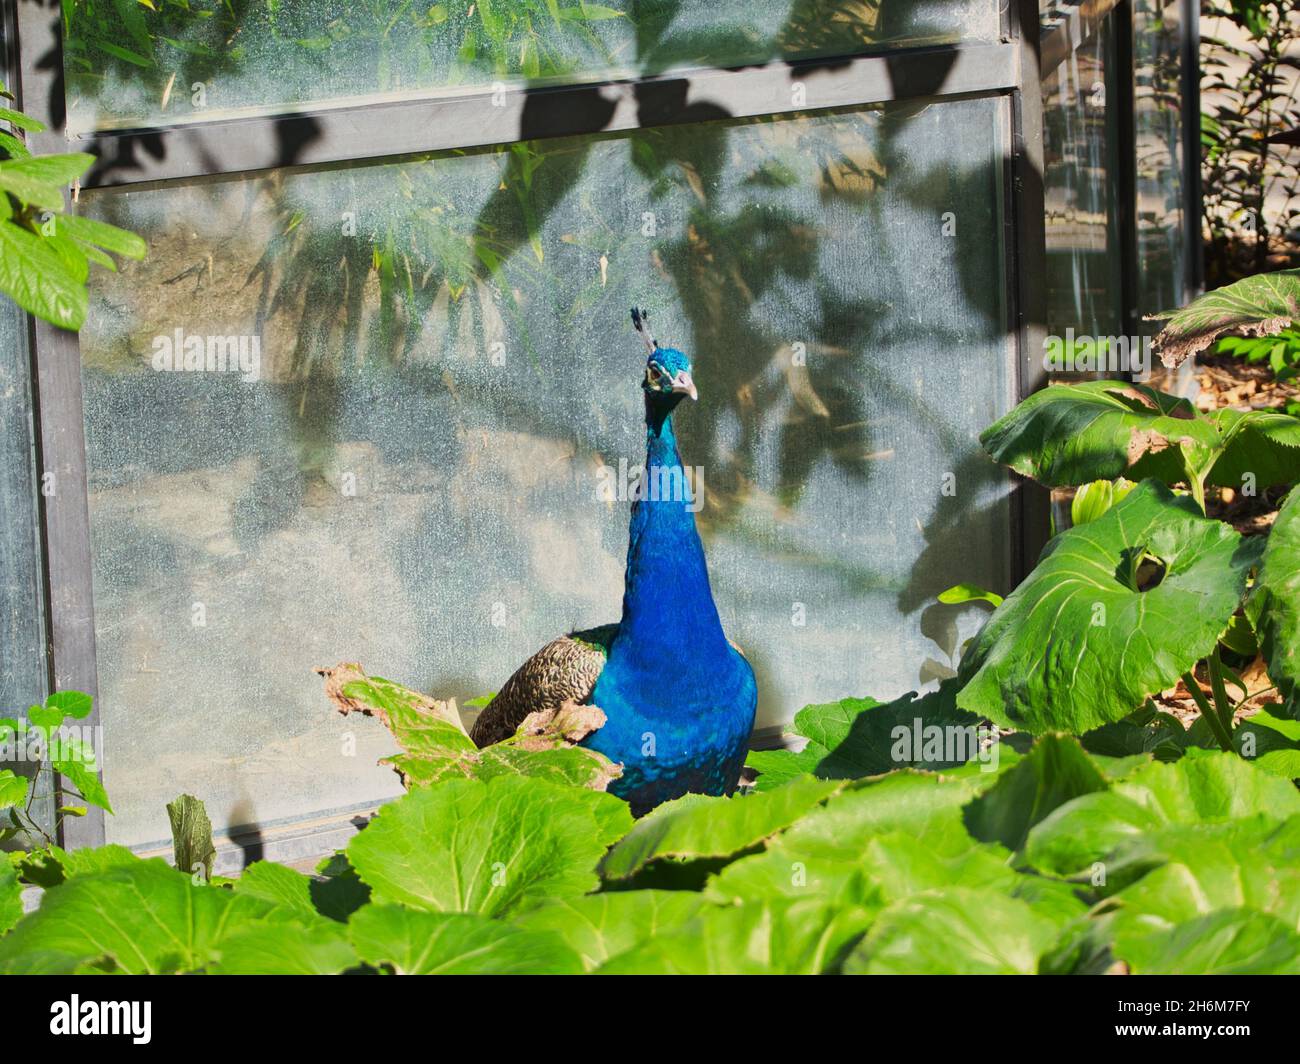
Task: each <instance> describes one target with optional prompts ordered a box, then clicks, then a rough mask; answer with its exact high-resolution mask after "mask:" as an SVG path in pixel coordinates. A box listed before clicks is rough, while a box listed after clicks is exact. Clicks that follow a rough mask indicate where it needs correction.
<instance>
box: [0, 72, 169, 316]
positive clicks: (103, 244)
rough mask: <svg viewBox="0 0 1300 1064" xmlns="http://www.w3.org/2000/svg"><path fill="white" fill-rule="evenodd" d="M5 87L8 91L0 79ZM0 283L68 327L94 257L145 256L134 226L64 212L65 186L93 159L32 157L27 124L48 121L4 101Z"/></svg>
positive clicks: (101, 260) (82, 308)
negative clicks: (127, 227) (6, 130)
mask: <svg viewBox="0 0 1300 1064" xmlns="http://www.w3.org/2000/svg"><path fill="white" fill-rule="evenodd" d="M0 95H4V96H8V95H9V94H8V93H7V92H4V90H3V87H0ZM0 122H8V123H9V125H10V126H11V127H12V129H13V132H12V133H2V134H0V152H3V153H4V155H5V156H6V158H5V161H0V291H3V292H4V293H5V294H6V295H8V296H9V297H10V298H11V299H12V300H13V301H14V302H15V303H17V304H18V305H19V306H20V307H22V308H23V309H24V310H26V311H28V312H30V313H32V314H35V315H36V316H37V317H38V318H43V319H45V320H46V321H48V322H51V323H52V324H54V325H57V326H59V327H60V328H63V329H80V328H81V326H82V323H83V322H84V321H85V319H86V307H87V297H86V278H87V277H88V276H89V273H90V263H91V262H95V263H97V264H99V265H101V266H104V267H106V268H107V269H110V270H112V269H116V266H115V265H114V262H113V259H112V258H111V257H110V256H109V255H108V254H106V252H108V251H111V252H113V253H115V254H118V255H123V256H126V257H128V258H134V259H139V258H143V257H144V252H145V245H144V241H143V240H141V239H140V238H139V237H138V236H136V235H135V234H134V233H128V232H126V231H125V230H123V229H118V228H117V227H115V226H112V225H108V224H106V223H104V222H96V221H93V220H91V219H88V218H78V217H75V216H72V215H65V214H64V213H63V210H64V189H65V188H66V187H67V186H68V185H69V184H71V183H72V182H74V181H76V180H77V179H78V178H80V177H81V176H82V174H84V173H85V172H86V171H87V170H88V169H89V168H90V166H91V164H92V163H94V161H95V157H94V156H93V155H86V154H84V153H72V154H67V155H44V156H39V157H33V156H32V155H31V153H30V152H29V151H28V150H27V147H26V145H25V144H24V143H23V140H22V136H23V135H24V134H25V133H27V132H40V131H42V130H43V129H44V128H45V127H44V126H43V125H42V124H41V123H40V122H37V121H36V120H35V119H33V118H29V117H28V116H27V115H24V114H22V113H21V112H19V111H14V110H12V109H9V108H0Z"/></svg>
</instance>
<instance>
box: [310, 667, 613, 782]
mask: <svg viewBox="0 0 1300 1064" xmlns="http://www.w3.org/2000/svg"><path fill="white" fill-rule="evenodd" d="M321 674H322V675H323V676H325V692H326V694H327V696H329V698H330V699H331V700H332V701H333V702H334V704H335V706H336V707H337V708H338V710H339V712H341V713H343V714H348V713H364V714H365V715H366V716H372V717H376V718H378V719H379V720H380V721H382V722H383V724H384V725H385V726H386V727H387V728H388V730H389V731H391V732H392V733H393V738H394V739H396V740H397V744H398V745H399V746H400V747H401V748H402V753H400V754H396V755H394V756H393V757H389V758H385V759H384V761H383V763H384V764H388V765H392V766H393V768H394V769H395V770H396V771H397V773H398V775H400V776H401V777H402V782H403V783H404V784H405V785H406V786H407V787H419V786H425V785H427V784H430V783H437V782H439V781H440V780H446V779H465V778H469V779H481V780H486V779H493V778H495V777H498V776H533V777H536V778H538V779H545V780H550V781H551V782H552V783H571V784H576V785H577V786H580V787H591V788H592V789H593V790H604V789H605V788H606V787H607V786H608V785H609V783H610V781H611V780H614V779H617V778H618V775H619V770H618V768H617V767H616V766H614V765H613V764H612V763H611V762H610V761H609V759H608V758H607V757H605V756H604V755H603V754H600V753H597V752H596V751H595V750H588V749H587V748H586V747H583V746H576V745H574V744H575V742H576V741H577V739H580V738H582V737H583V736H584V735H586V734H588V733H589V732H590V731H592V730H593V728H596V727H599V726H600V724H602V723H603V722H604V716H603V714H601V713H600V711H599V710H596V709H595V708H594V707H591V706H569V707H566V708H564V709H561V710H560V711H558V712H557V713H555V714H553V715H546V716H545V719H543V717H542V715H538V714H534V715H532V716H530V717H529V718H528V719H527V720H525V721H524V722H523V724H521V725H520V727H519V729H518V731H517V732H516V733H515V734H514V735H513V736H511V737H510V738H509V739H506V740H504V741H503V742H499V743H493V744H492V745H490V746H486V747H484V748H483V749H481V750H480V749H479V748H478V747H476V746H475V745H474V742H473V740H471V739H470V737H469V734H468V733H467V732H466V730H465V727H464V725H463V724H462V723H461V719H460V713H459V712H458V711H457V709H456V704H455V702H442V701H437V700H435V699H433V698H430V697H429V696H427V695H423V694H420V693H419V692H418V691H412V690H411V689H410V688H408V687H403V686H402V685H401V684H398V683H394V682H393V681H392V680H385V679H383V678H381V677H378V676H367V675H366V674H365V673H364V672H362V671H361V669H360V667H359V666H357V665H352V664H341V665H338V666H336V667H335V668H333V669H323V670H321Z"/></svg>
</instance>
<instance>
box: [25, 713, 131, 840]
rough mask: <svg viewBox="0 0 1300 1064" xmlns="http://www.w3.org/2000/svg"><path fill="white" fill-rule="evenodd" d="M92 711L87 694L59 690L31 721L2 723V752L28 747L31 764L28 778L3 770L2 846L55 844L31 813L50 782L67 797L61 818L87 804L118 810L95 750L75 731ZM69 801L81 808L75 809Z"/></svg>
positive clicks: (59, 812)
mask: <svg viewBox="0 0 1300 1064" xmlns="http://www.w3.org/2000/svg"><path fill="white" fill-rule="evenodd" d="M91 708H92V701H91V698H90V696H89V695H87V694H83V693H82V692H80V691H55V692H54V693H53V694H51V695H50V696H49V697H48V698H46V700H45V702H44V703H43V704H42V705H39V706H30V707H29V708H28V710H27V720H26V722H21V721H19V720H17V719H16V718H13V717H5V718H2V719H0V749H6V748H8V747H10V746H11V745H12V746H15V747H16V746H17V744H20V743H21V744H23V745H24V747H25V758H24V759H25V760H26V761H27V762H28V764H30V765H31V766H32V771H31V775H30V776H26V777H22V776H18V775H17V774H16V773H14V772H13V770H12V769H0V813H3V814H4V820H3V821H0V822H2V823H5V824H7V826H6V827H4V828H2V829H0V842H5V841H8V840H9V839H12V838H20V839H44V840H45V842H47V843H49V844H53V842H54V837H53V835H51V834H50V832H49V831H48V830H47V827H48V825H46V824H43V823H41V822H40V820H39V819H38V818H37V817H36V816H35V815H34V814H33V812H32V809H33V805H34V803H35V801H36V796H37V794H38V793H40V789H41V787H42V786H44V785H46V784H49V786H50V787H51V788H53V787H54V786H55V783H56V781H57V787H58V792H59V796H60V798H61V799H62V804H61V805H60V806H59V809H58V810H57V813H56V820H61V819H62V818H63V817H65V816H79V815H82V814H84V812H85V806H86V805H94V806H98V807H99V808H100V809H104V810H106V811H107V812H110V813H111V812H112V811H113V807H112V805H111V803H110V802H109V799H108V793H107V791H105V790H104V785H103V783H101V782H100V779H99V768H98V765H97V762H96V759H95V750H94V747H93V746H92V745H91V743H89V742H88V741H86V739H85V738H84V737H82V736H79V735H77V734H76V732H75V731H74V730H72V729H73V728H75V722H76V721H80V720H85V718H86V717H88V716H89V715H90V711H91ZM65 725H69V726H70V727H65ZM69 801H72V802H77V803H82V804H77V805H70V804H68V803H69Z"/></svg>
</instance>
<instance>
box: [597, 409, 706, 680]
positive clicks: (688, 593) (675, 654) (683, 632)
mask: <svg viewBox="0 0 1300 1064" xmlns="http://www.w3.org/2000/svg"><path fill="white" fill-rule="evenodd" d="M677 398H678V397H672V398H670V399H663V398H659V397H652V396H647V397H646V469H645V475H644V477H643V479H642V482H641V483H642V487H641V498H639V499H638V500H637V501H636V503H635V504H634V505H633V507H632V520H631V525H630V528H629V534H628V549H627V573H626V576H625V582H624V590H623V620H622V623H621V624H620V625H619V631H618V637H617V639H616V640H615V644H614V646H613V647H612V648H611V655H610V656H611V661H612V660H613V659H614V658H615V657H618V658H620V659H622V665H623V666H624V667H625V668H628V669H629V670H630V671H635V672H640V673H643V674H644V675H645V676H647V677H652V676H655V675H661V674H663V672H664V671H665V670H668V671H669V672H671V673H672V674H673V676H674V677H675V678H676V679H677V680H679V681H687V682H694V681H696V680H698V679H703V678H704V676H705V674H707V673H709V672H711V671H713V670H716V668H717V667H718V663H719V662H721V661H724V660H726V658H727V656H728V654H729V647H728V644H727V640H726V636H725V635H723V632H722V622H721V621H720V620H719V618H718V608H717V606H716V605H714V602H713V592H712V590H711V588H710V587H709V572H708V569H707V567H706V565H705V561H704V546H703V544H702V543H701V542H700V536H699V533H698V532H697V531H696V528H695V514H694V513H693V512H692V511H691V509H689V507H690V505H691V490H690V485H689V484H688V483H687V480H686V476H685V471H684V470H683V469H682V459H681V455H680V454H679V453H678V450H677V438H676V436H675V435H674V434H673V425H672V411H673V407H674V406H675V405H676V399H677ZM692 669H695V670H696V671H699V672H700V673H701V676H700V677H696V676H694V675H692V674H691V670H692Z"/></svg>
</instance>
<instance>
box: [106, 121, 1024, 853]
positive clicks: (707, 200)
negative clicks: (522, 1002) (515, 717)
mask: <svg viewBox="0 0 1300 1064" xmlns="http://www.w3.org/2000/svg"><path fill="white" fill-rule="evenodd" d="M1005 122H1006V113H1005V102H1004V101H1002V100H992V99H988V100H971V101H963V102H953V103H947V104H942V105H933V106H928V107H925V106H921V107H901V106H899V107H891V108H888V109H885V110H883V111H882V110H866V111H863V110H858V111H850V112H836V113H821V114H817V115H811V116H802V117H798V118H790V119H781V120H757V121H746V122H718V123H706V124H701V125H698V126H688V127H671V128H666V129H659V130H649V131H641V132H638V133H636V134H627V135H618V136H607V137H601V138H595V139H592V138H587V139H582V140H578V139H574V140H557V141H545V142H537V143H529V144H520V145H516V146H513V147H511V148H508V149H505V150H499V151H481V152H475V153H469V154H464V153H450V154H446V155H441V156H438V157H432V158H419V159H407V160H402V161H396V162H392V163H388V164H384V165H368V166H348V167H342V168H337V169H330V170H321V171H316V172H297V173H292V174H290V173H275V174H272V175H270V176H267V177H265V178H258V179H255V180H245V181H242V182H241V181H220V182H211V183H200V184H193V185H189V186H185V187H169V188H166V189H155V190H139V191H125V192H101V193H97V194H94V195H93V196H83V200H86V199H89V200H90V201H91V203H92V209H93V210H94V212H95V213H96V214H98V215H99V216H101V217H103V218H105V219H111V220H114V221H117V222H118V223H121V224H128V225H130V226H132V227H133V228H135V229H137V230H139V231H142V232H143V233H145V234H146V235H147V237H148V239H149V243H150V253H149V256H148V258H147V259H146V260H145V261H144V262H142V263H138V264H137V263H132V264H128V265H126V266H125V267H124V268H123V272H122V273H121V274H120V275H116V276H114V275H107V276H105V277H101V278H98V279H97V281H96V286H97V287H96V289H95V291H94V292H93V299H92V307H93V309H92V312H91V317H90V320H89V323H88V326H87V328H86V329H85V331H84V333H83V340H82V350H83V355H84V358H85V373H84V382H85V393H86V418H87V432H88V451H89V464H90V476H91V498H90V505H91V519H92V526H93V534H94V553H95V578H96V583H95V593H96V609H97V631H98V639H99V658H100V663H101V664H100V677H101V681H100V682H101V691H102V703H103V707H104V713H105V716H106V721H107V726H106V729H105V730H106V736H105V742H106V746H107V751H106V771H107V773H108V776H109V784H110V786H111V788H112V793H113V796H114V802H115V803H116V804H117V805H118V809H119V814H118V816H116V817H114V818H110V821H109V831H110V836H111V837H112V838H115V839H117V840H119V841H125V842H129V843H140V842H144V841H148V840H154V839H157V838H159V837H161V836H163V835H164V834H165V831H166V821H165V817H164V816H163V809H162V806H163V802H164V801H166V800H167V799H169V798H170V797H172V796H174V795H175V794H176V793H179V792H181V791H188V792H190V793H194V794H197V795H199V796H201V797H203V798H204V799H205V800H207V801H208V806H209V809H210V810H211V811H212V812H213V816H214V820H216V821H217V822H218V823H219V824H239V823H249V822H253V821H256V822H259V823H262V824H266V823H270V822H274V821H277V820H284V819H286V818H294V817H302V816H305V815H308V814H312V813H320V812H323V811H325V810H327V809H329V808H339V807H343V806H347V805H349V804H352V805H354V806H355V805H356V804H359V803H361V802H364V801H367V800H371V799H373V798H375V797H377V796H380V795H383V794H386V793H388V792H390V791H391V790H392V788H393V786H394V783H395V781H394V778H393V777H392V775H391V773H389V772H388V771H387V770H385V769H378V768H374V767H373V764H374V760H375V757H376V755H377V754H379V753H381V752H382V750H383V748H384V740H383V736H382V730H381V729H380V728H379V727H378V725H376V724H375V723H374V722H372V721H360V722H358V721H357V720H355V719H347V720H344V719H341V718H338V717H336V716H334V715H333V714H332V713H331V711H330V709H329V708H328V706H327V705H326V704H325V700H324V698H323V697H322V695H321V692H320V686H319V682H318V680H317V678H316V677H315V676H313V675H312V672H311V669H312V667H313V666H318V665H323V664H333V663H335V662H338V661H341V660H353V661H360V662H362V663H363V664H364V665H365V667H366V668H367V669H369V670H370V671H372V672H375V673H377V674H379V675H384V676H388V677H390V678H393V679H396V680H400V681H402V682H405V683H408V684H410V685H412V686H415V687H418V688H421V689H423V690H427V691H431V692H435V693H437V694H438V695H440V696H442V697H452V696H454V697H456V698H458V699H462V700H463V699H465V698H467V697H471V696H476V695H481V694H483V693H485V692H488V691H493V690H496V689H497V688H498V687H499V686H500V685H501V683H502V682H503V681H504V680H505V679H506V677H507V676H508V675H509V674H510V672H511V671H512V670H513V668H514V667H515V666H516V665H518V664H519V663H520V662H521V661H522V660H524V658H525V657H526V656H527V655H529V654H531V653H532V652H533V651H534V650H536V649H537V648H538V647H539V646H540V645H541V644H542V643H543V642H545V641H546V640H548V639H550V638H552V637H554V636H555V635H557V634H559V633H561V632H564V631H567V630H570V629H573V628H575V627H583V626H590V625H594V624H598V623H604V622H608V621H612V620H616V619H617V618H618V613H619V605H620V601H621V594H622V582H623V565H624V559H625V552H626V537H627V519H628V505H629V504H628V502H627V501H626V498H625V497H624V498H617V499H614V500H612V501H611V500H610V499H609V498H608V497H607V496H608V490H607V489H608V488H609V486H610V485H611V483H612V484H613V485H614V486H615V489H616V493H618V486H619V485H622V486H623V488H622V492H621V493H622V494H623V495H624V496H625V495H626V492H627V491H628V490H630V488H629V486H628V480H627V477H628V476H629V475H630V468H631V467H634V466H635V465H636V463H637V462H639V461H640V460H641V458H642V457H643V451H644V428H643V425H642V411H641V406H640V403H641V398H640V391H639V381H640V374H641V372H642V369H643V365H644V353H643V351H642V350H641V349H640V348H639V346H638V345H639V341H638V340H637V339H636V337H635V335H634V334H633V333H632V331H631V328H630V326H629V323H628V321H627V308H628V307H629V306H631V305H632V304H633V303H634V302H637V303H641V304H643V305H645V306H648V307H650V308H651V309H652V313H653V315H654V323H655V329H656V331H657V333H658V334H659V336H660V337H661V339H662V340H664V341H665V342H671V343H674V344H676V345H678V346H681V347H683V348H684V349H685V350H686V351H687V352H689V353H690V355H691V356H692V358H693V360H694V362H695V366H696V370H697V372H696V380H697V383H698V386H699V389H700V401H699V403H698V404H693V405H692V406H691V408H690V409H689V410H686V411H683V412H682V413H681V415H680V416H679V418H678V421H679V425H678V433H679V435H680V437H681V440H682V448H683V454H684V456H685V460H686V462H687V463H688V464H689V465H692V466H696V467H698V469H699V471H700V478H701V481H702V484H703V487H704V495H705V505H704V508H703V509H702V511H701V512H700V514H699V517H698V519H699V521H700V525H701V529H702V532H703V535H704V538H705V542H706V548H707V550H708V553H709V560H710V568H711V572H712V579H713V586H714V590H715V594H716V596H717V599H718V603H719V608H720V610H721V612H722V616H723V620H724V623H725V625H726V628H727V631H728V633H729V634H730V635H731V636H732V638H734V639H735V640H736V641H737V643H739V644H740V645H741V646H742V647H743V649H744V651H745V653H746V654H747V655H748V657H749V659H750V661H751V662H752V663H753V665H754V668H755V671H756V673H757V675H758V681H759V687H760V703H759V724H760V726H763V725H772V724H775V723H779V722H782V721H786V720H789V718H790V717H791V715H792V714H793V713H794V711H795V710H797V709H799V708H800V707H801V706H803V705H804V704H806V703H808V702H813V701H827V700H831V699H836V698H841V697H844V696H846V695H863V694H871V695H875V696H877V697H882V698H884V697H893V696H896V695H898V694H901V693H903V692H905V691H907V690H909V689H915V688H917V687H918V686H919V685H922V684H925V683H927V682H929V681H931V680H933V679H934V678H935V677H936V676H939V675H943V674H945V672H946V670H948V669H950V667H951V665H952V664H953V659H954V657H955V655H956V653H957V648H958V647H959V646H960V644H961V642H962V640H964V639H965V638H967V637H968V636H969V635H970V634H972V632H973V630H974V629H975V627H977V625H978V623H979V621H980V619H981V616H980V614H979V611H978V609H975V608H966V609H964V610H962V609H953V608H949V607H938V606H935V605H934V595H935V594H936V593H937V592H939V591H941V590H942V589H944V588H945V587H948V586H950V585H952V584H954V583H957V582H959V581H963V580H966V581H971V582H975V583H980V584H983V585H985V586H990V587H994V588H998V589H1005V587H1006V585H1007V581H1008V564H1009V563H1008V551H1009V544H1008V516H1007V515H1008V508H1007V505H1006V490H1007V485H1006V480H1005V478H1004V477H1003V475H1002V474H1001V473H1000V472H999V471H998V470H997V469H996V468H995V467H994V466H993V465H992V463H991V462H989V461H988V460H987V459H986V458H984V457H982V456H981V454H980V452H979V449H978V446H977V444H976V442H975V437H976V435H977V433H978V432H979V431H980V430H981V429H982V428H984V427H985V426H986V425H988V424H989V423H990V422H991V421H992V420H994V419H995V418H996V417H997V416H999V415H1000V414H1001V413H1002V412H1004V411H1005V410H1006V409H1007V408H1008V407H1009V405H1010V403H1011V401H1012V394H1011V393H1012V388H1013V384H1012V381H1011V378H1010V374H1009V367H1010V366H1011V364H1012V362H1011V356H1010V351H1009V347H1008V343H1009V340H1008V337H1007V334H1006V330H1005V319H1006V312H1005V308H1004V303H1003V297H1004V294H1003V292H1002V290H1001V286H1000V279H1001V277H1002V276H1003V256H1002V249H1001V245H1000V234H1001V232H1002V219H1001V216H1000V204H1001V202H1002V192H1001V164H1002V157H1003V151H1004V144H1005V137H1004V128H1005ZM191 340H193V343H197V344H198V345H199V348H201V349H202V351H203V352H204V353H205V359H206V352H207V351H208V350H209V348H210V347H211V348H212V349H213V351H214V362H216V361H218V358H217V356H220V355H221V353H222V352H225V355H226V364H227V369H226V370H225V371H221V370H220V369H212V370H208V369H206V368H205V369H204V370H202V371H198V370H186V369H185V368H184V365H185V362H184V358H183V357H182V359H181V367H182V368H180V369H177V368H176V366H175V363H172V368H171V369H167V368H166V365H165V363H166V358H165V357H164V356H163V353H164V352H166V351H180V352H181V353H182V356H183V354H184V351H185V350H186V344H187V342H190V341H191ZM241 345H242V346H241ZM254 350H256V352H257V356H256V359H254V357H253V352H254ZM241 351H242V352H243V353H244V356H245V357H244V361H243V364H242V365H241V364H240V359H239V354H240V352H241ZM155 357H156V358H157V363H158V366H159V368H155ZM927 659H928V660H927ZM918 661H926V664H925V666H924V667H923V668H922V669H921V670H920V671H919V672H918V669H917V664H916V663H917V662H918ZM349 734H350V735H353V736H355V738H356V742H357V745H358V749H357V750H356V754H355V756H349V752H350V747H349V746H348V740H347V736H348V735H349Z"/></svg>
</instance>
